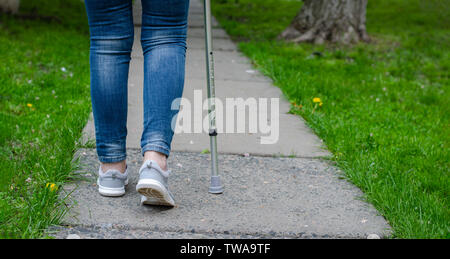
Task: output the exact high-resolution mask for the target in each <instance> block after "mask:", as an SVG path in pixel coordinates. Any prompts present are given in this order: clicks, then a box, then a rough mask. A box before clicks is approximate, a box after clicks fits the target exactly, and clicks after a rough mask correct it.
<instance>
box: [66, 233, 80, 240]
mask: <svg viewBox="0 0 450 259" xmlns="http://www.w3.org/2000/svg"><path fill="white" fill-rule="evenodd" d="M66 239H81V237H80V236H79V235H77V234H70V235H68V236H67V237H66Z"/></svg>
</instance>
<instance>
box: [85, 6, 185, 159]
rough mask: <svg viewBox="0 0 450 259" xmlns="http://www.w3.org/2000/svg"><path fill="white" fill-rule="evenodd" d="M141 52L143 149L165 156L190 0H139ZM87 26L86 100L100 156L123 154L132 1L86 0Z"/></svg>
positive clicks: (179, 90) (181, 83) (180, 81)
mask: <svg viewBox="0 0 450 259" xmlns="http://www.w3.org/2000/svg"><path fill="white" fill-rule="evenodd" d="M141 1H142V32H141V45H142V50H143V53H144V92H143V97H144V130H143V132H142V138H141V149H142V154H144V153H145V152H146V151H157V152H160V153H163V154H165V155H166V156H169V153H170V144H171V142H172V137H173V129H172V126H171V124H172V118H174V117H175V116H176V115H177V113H178V110H177V109H175V110H172V107H171V106H172V102H173V101H174V100H175V99H177V98H179V97H181V95H182V92H183V86H184V71H185V54H186V32H187V16H188V8H189V0H141ZM85 4H86V11H87V16H88V21H89V30H90V40H91V42H90V43H91V47H90V72H91V99H92V111H93V114H94V122H95V136H96V144H97V153H98V157H99V160H100V161H101V162H103V163H112V162H119V161H123V160H125V158H126V136H127V102H128V100H127V99H128V98H127V92H128V91H127V82H128V70H129V64H130V59H131V57H130V54H131V48H132V46H133V39H134V27H133V16H132V1H131V0H85Z"/></svg>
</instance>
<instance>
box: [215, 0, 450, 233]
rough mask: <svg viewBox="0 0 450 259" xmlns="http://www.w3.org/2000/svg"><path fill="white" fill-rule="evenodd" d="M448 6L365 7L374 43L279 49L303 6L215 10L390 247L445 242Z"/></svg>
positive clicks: (398, 1) (377, 3) (264, 2)
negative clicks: (370, 213) (322, 146)
mask: <svg viewBox="0 0 450 259" xmlns="http://www.w3.org/2000/svg"><path fill="white" fill-rule="evenodd" d="M449 6H450V2H449V1H448V0H446V1H442V0H441V1H438V0H430V1H421V0H409V1H408V0H370V1H369V5H368V10H367V28H368V32H369V34H370V35H371V36H372V39H373V41H372V43H370V44H358V45H355V46H347V47H343V46H331V45H326V46H314V45H311V44H300V45H295V44H291V43H285V42H280V41H277V40H276V36H277V35H278V34H279V33H280V32H281V31H282V30H283V29H284V28H285V27H286V26H287V25H288V24H289V23H290V21H291V19H292V18H293V17H294V16H295V15H296V13H297V12H298V10H299V9H300V7H301V2H299V1H287V0H214V1H213V5H212V7H213V13H214V14H215V16H216V17H217V19H218V20H219V22H220V24H221V25H222V26H223V27H224V28H225V29H226V30H227V32H228V33H229V34H230V35H231V36H232V38H233V39H234V40H236V41H238V42H240V43H239V48H240V50H242V51H243V52H244V53H245V54H246V55H247V56H249V57H250V58H251V59H252V60H253V62H254V64H255V66H256V67H257V68H258V69H259V70H260V71H262V72H263V73H264V74H266V75H267V76H269V77H271V78H272V79H273V80H274V82H275V84H276V85H277V86H279V87H280V88H281V89H282V90H283V92H284V94H285V95H286V96H287V97H288V98H289V100H290V101H291V102H292V103H293V106H292V110H291V112H293V113H295V114H298V115H301V116H302V117H303V118H305V119H306V121H307V123H308V124H309V125H310V126H311V127H312V128H313V129H314V131H315V132H316V133H317V134H318V135H319V136H320V137H321V138H322V139H323V140H324V141H325V143H326V145H327V147H328V148H329V150H330V151H331V152H332V153H333V155H334V156H333V160H334V161H335V163H336V165H337V166H338V167H340V168H341V169H343V171H345V173H346V176H347V177H348V179H349V180H350V181H351V182H353V183H354V184H355V185H357V186H358V187H360V188H361V189H362V190H363V191H364V193H365V196H366V198H367V200H368V201H369V202H371V203H372V204H374V206H375V207H376V208H377V209H378V211H379V212H380V213H381V214H382V215H383V216H384V217H385V218H386V219H387V220H388V222H389V223H390V225H391V226H392V227H393V230H394V235H393V237H395V238H450V228H449V226H450V211H449V197H450V192H449V188H450V177H449V176H450V174H449V168H450V165H449V158H450V156H449V143H450V142H449V140H450V139H449V138H450V130H449V129H450V127H449V126H450V123H449V122H450V121H449V116H450V108H449V103H450V96H449V69H450V57H449V42H450V30H449V26H450V20H449V19H450V18H449V17H450V11H449ZM313 53H316V54H313ZM314 97H319V98H321V100H322V102H323V105H322V106H316V104H314V103H313V101H312V100H313V98H314Z"/></svg>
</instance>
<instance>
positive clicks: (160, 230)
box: [56, 0, 390, 238]
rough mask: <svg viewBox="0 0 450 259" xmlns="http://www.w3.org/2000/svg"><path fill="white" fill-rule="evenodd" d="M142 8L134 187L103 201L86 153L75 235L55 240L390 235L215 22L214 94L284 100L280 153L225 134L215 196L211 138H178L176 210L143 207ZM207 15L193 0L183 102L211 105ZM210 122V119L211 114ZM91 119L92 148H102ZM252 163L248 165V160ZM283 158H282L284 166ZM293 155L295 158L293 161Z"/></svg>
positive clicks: (132, 82) (131, 154) (133, 87)
mask: <svg viewBox="0 0 450 259" xmlns="http://www.w3.org/2000/svg"><path fill="white" fill-rule="evenodd" d="M139 2H140V1H136V5H135V8H134V15H135V24H136V27H135V34H136V39H135V44H134V47H133V52H132V62H131V68H130V77H129V97H128V98H129V117H128V131H129V133H128V138H127V150H128V151H127V152H128V160H127V163H128V166H129V170H130V172H131V177H132V179H131V182H130V185H129V186H128V187H127V194H126V195H125V196H124V197H122V198H105V197H101V196H100V195H99V194H98V193H97V187H96V186H95V178H96V175H95V172H96V171H97V170H98V166H99V163H98V161H97V156H96V153H95V150H94V149H82V150H79V152H78V153H77V156H79V158H80V161H81V164H82V169H81V170H80V174H81V175H83V176H84V177H85V179H86V181H81V182H78V183H77V184H74V185H70V186H67V187H66V190H67V191H68V192H69V191H72V190H73V193H72V194H71V196H70V197H71V200H72V202H73V205H74V209H73V210H71V213H70V214H69V215H68V216H67V217H66V219H65V222H66V224H67V225H69V226H70V228H64V227H63V228H61V229H59V232H58V233H57V234H56V236H57V237H59V238H64V237H65V236H67V234H69V233H75V234H78V235H80V236H81V237H82V238H153V237H157V238H212V237H221V238H240V237H244V238H260V237H277V238H339V237H342V238H349V237H350V238H365V237H367V235H369V234H377V235H379V236H386V235H389V233H390V231H389V229H390V227H389V225H388V224H387V223H386V221H385V220H384V218H383V217H381V216H379V215H378V214H377V211H376V210H375V209H374V208H373V207H372V206H371V205H369V204H367V203H365V202H363V201H361V200H360V197H361V196H362V193H361V192H360V190H359V189H358V188H356V187H355V186H353V185H351V184H349V183H348V182H347V181H345V180H343V179H342V177H341V175H340V173H339V171H338V169H336V168H334V167H333V166H332V165H330V164H329V163H328V162H326V161H324V160H322V159H321V158H322V157H326V156H329V155H330V154H329V152H328V151H327V150H326V149H325V147H324V146H323V145H322V142H321V140H320V139H319V138H317V136H315V135H314V134H313V133H312V131H311V130H310V129H309V128H308V127H307V126H306V125H305V123H304V121H303V120H302V119H301V118H300V117H299V116H295V115H291V114H288V111H289V108H290V104H289V103H288V102H287V101H286V100H285V99H284V97H283V95H282V93H281V91H280V90H279V89H278V88H276V87H274V86H273V85H272V83H271V80H270V79H268V78H266V77H264V76H263V75H261V74H260V73H259V72H258V71H256V70H255V69H254V68H253V67H252V65H251V62H250V61H249V60H248V59H247V58H246V57H244V56H243V55H242V54H240V53H239V52H238V51H237V47H236V45H235V44H234V43H233V42H232V41H231V40H230V39H229V37H228V36H227V34H226V33H225V32H224V31H223V30H222V29H221V28H220V26H219V24H218V23H217V21H215V20H214V24H213V25H214V30H213V36H214V55H215V75H216V89H217V90H216V91H217V96H218V97H219V98H221V99H222V98H226V97H242V98H244V99H246V98H248V97H254V98H260V97H267V98H280V110H279V122H280V138H279V141H278V143H276V144H274V145H262V144H260V138H261V137H262V135H260V134H220V135H219V137H218V150H219V152H220V153H221V155H220V156H219V163H220V171H221V172H220V173H221V175H222V177H223V182H224V185H225V192H224V193H223V194H222V195H211V194H208V192H207V190H208V186H209V173H210V164H209V163H210V158H209V155H205V154H201V153H200V152H201V151H202V150H204V149H208V148H209V137H208V135H207V134H204V133H203V134H193V133H192V134H177V135H175V137H174V141H173V146H172V148H173V153H172V155H171V157H170V159H169V166H170V168H171V169H172V171H173V175H172V178H171V179H170V181H171V183H170V185H171V190H172V192H173V193H174V196H175V199H176V202H177V204H178V205H177V207H175V208H173V209H166V208H162V207H148V206H144V207H141V206H139V196H138V194H137V193H136V191H135V184H136V182H137V174H138V173H137V172H138V168H139V166H140V163H141V162H142V161H141V159H142V158H141V156H140V154H139V148H140V146H139V140H140V134H141V132H142V120H143V118H142V117H143V115H142V106H143V103H142V97H141V96H142V84H143V71H142V70H143V60H142V50H141V47H140V43H139V34H140V27H139V23H140V22H139V21H140V11H139V10H140V5H139ZM202 26H203V7H202V5H201V2H200V1H198V0H191V6H190V14H189V32H188V51H187V60H186V84H185V90H184V93H183V97H185V98H188V99H189V100H192V99H193V96H194V90H196V89H198V90H201V91H202V93H203V98H206V81H205V78H206V76H205V75H206V72H205V53H204V33H203V28H202ZM204 116H206V111H205V113H204ZM93 126H94V125H93V121H92V119H91V120H89V122H88V124H87V125H86V128H85V130H84V139H85V140H89V139H94V138H95V135H94V127H93ZM243 154H245V156H244V155H243ZM283 156H284V158H283ZM286 156H289V158H286Z"/></svg>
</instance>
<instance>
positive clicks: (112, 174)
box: [97, 166, 128, 197]
mask: <svg viewBox="0 0 450 259" xmlns="http://www.w3.org/2000/svg"><path fill="white" fill-rule="evenodd" d="M127 184H128V169H126V170H125V173H121V172H119V171H118V170H112V169H110V170H108V171H106V172H103V171H102V167H101V166H100V168H99V169H98V178H97V185H98V192H99V193H100V194H101V195H103V196H109V197H117V196H122V195H124V194H125V185H127Z"/></svg>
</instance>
